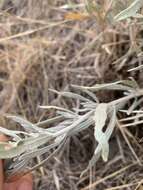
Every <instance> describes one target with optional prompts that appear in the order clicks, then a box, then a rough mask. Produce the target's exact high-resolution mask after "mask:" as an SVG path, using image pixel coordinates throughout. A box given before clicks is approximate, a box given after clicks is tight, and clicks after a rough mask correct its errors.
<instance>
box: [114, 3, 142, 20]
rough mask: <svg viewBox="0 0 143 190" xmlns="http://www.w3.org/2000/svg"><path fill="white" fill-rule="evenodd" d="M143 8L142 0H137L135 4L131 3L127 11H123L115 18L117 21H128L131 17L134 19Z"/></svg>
mask: <svg viewBox="0 0 143 190" xmlns="http://www.w3.org/2000/svg"><path fill="white" fill-rule="evenodd" d="M142 6H143V1H142V0H135V1H134V2H133V3H131V5H130V6H129V7H128V8H127V9H125V10H123V11H121V12H120V13H119V14H117V15H116V16H115V17H114V19H115V20H116V21H121V20H124V19H127V18H129V17H134V16H135V15H136V13H137V12H138V11H139V9H140V8H141V7H142Z"/></svg>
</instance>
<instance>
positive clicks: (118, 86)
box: [72, 81, 133, 92]
mask: <svg viewBox="0 0 143 190" xmlns="http://www.w3.org/2000/svg"><path fill="white" fill-rule="evenodd" d="M72 87H74V88H75V89H79V90H90V91H93V92H96V91H99V90H122V91H132V90H133V88H132V87H130V86H128V85H124V81H117V82H114V83H107V84H96V85H95V86H92V87H87V86H77V85H72Z"/></svg>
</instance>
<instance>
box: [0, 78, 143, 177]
mask: <svg viewBox="0 0 143 190" xmlns="http://www.w3.org/2000/svg"><path fill="white" fill-rule="evenodd" d="M72 88H73V90H74V91H77V89H78V90H80V91H81V92H83V93H84V94H85V96H82V95H79V94H77V93H75V92H57V91H54V93H57V94H59V95H60V96H64V97H67V98H70V99H75V100H78V101H79V102H80V106H79V108H77V107H74V108H72V109H71V110H68V109H64V108H61V107H55V106H42V108H43V109H56V110H57V116H56V117H54V118H50V119H48V120H46V121H42V122H41V123H37V124H33V123H31V122H29V121H27V120H25V119H23V118H21V117H18V116H7V117H8V118H10V119H12V120H14V121H15V122H17V123H19V124H20V125H21V126H22V127H23V128H24V132H22V131H13V130H8V129H4V128H0V132H1V133H3V134H5V135H8V136H9V137H11V141H9V142H8V143H0V159H11V162H8V164H7V165H6V170H7V175H12V174H14V173H15V172H17V171H21V170H23V169H24V168H25V167H26V166H27V164H28V163H29V160H31V159H32V158H34V157H37V156H41V155H43V154H45V153H47V152H49V151H51V150H53V148H54V149H55V151H54V152H53V153H52V154H51V155H50V156H49V157H48V158H47V159H49V158H50V157H51V156H52V155H53V154H54V153H57V152H58V151H60V149H61V148H62V147H63V144H65V143H66V141H67V139H68V138H70V137H71V136H73V135H76V134H77V133H79V132H80V131H83V130H85V129H86V128H88V127H91V126H94V137H95V140H96V142H97V143H98V145H97V147H96V149H95V152H94V155H93V158H92V159H91V161H90V162H89V166H88V168H87V169H89V167H91V166H93V165H94V164H95V162H96V161H97V160H98V159H99V158H100V157H102V159H103V160H104V161H107V160H108V155H109V149H110V148H109V147H110V146H109V139H110V137H111V135H112V133H113V130H114V128H115V126H116V121H117V113H118V111H119V110H120V109H123V108H124V106H125V105H126V103H127V102H128V101H129V100H131V99H135V100H136V102H135V103H134V104H133V105H131V108H129V109H130V111H129V113H132V111H134V110H135V108H136V106H137V105H138V101H140V99H139V98H140V97H141V96H142V94H143V92H142V90H141V89H139V87H138V85H137V83H136V82H135V81H134V80H133V79H132V80H125V81H119V82H114V83H110V84H101V85H100V84H98V85H95V86H93V87H82V86H74V85H73V86H72ZM99 90H120V91H122V92H126V95H124V96H123V97H122V98H120V99H117V100H114V101H112V102H109V103H104V102H101V103H100V102H99V100H98V97H96V95H95V94H94V93H93V92H94V91H95V92H96V91H99ZM86 95H88V96H86ZM87 97H88V98H87ZM55 121H56V125H55V126H54V127H49V128H47V129H45V128H42V127H40V126H42V125H43V124H51V123H53V124H54V123H55ZM57 122H58V123H57ZM135 124H136V123H135ZM103 129H104V130H103ZM13 158H14V160H13ZM47 159H46V160H47ZM44 161H45V160H44ZM44 161H42V163H43V162H44ZM37 167H38V166H37ZM34 168H35V167H34Z"/></svg>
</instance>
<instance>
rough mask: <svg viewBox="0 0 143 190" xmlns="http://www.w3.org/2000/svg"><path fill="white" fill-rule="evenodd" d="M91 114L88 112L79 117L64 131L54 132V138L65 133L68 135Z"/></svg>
mask: <svg viewBox="0 0 143 190" xmlns="http://www.w3.org/2000/svg"><path fill="white" fill-rule="evenodd" d="M92 113H93V111H89V112H87V113H86V114H85V115H82V116H79V118H77V119H75V121H73V123H72V124H71V125H69V126H68V127H66V128H65V129H62V130H60V131H58V132H56V133H55V134H54V136H55V137H56V136H58V135H62V134H65V133H67V135H70V132H71V130H72V129H74V128H75V127H77V126H78V125H79V124H80V123H82V122H83V121H85V120H87V119H88V117H89V116H91V115H92Z"/></svg>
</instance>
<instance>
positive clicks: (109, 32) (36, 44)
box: [0, 0, 143, 190]
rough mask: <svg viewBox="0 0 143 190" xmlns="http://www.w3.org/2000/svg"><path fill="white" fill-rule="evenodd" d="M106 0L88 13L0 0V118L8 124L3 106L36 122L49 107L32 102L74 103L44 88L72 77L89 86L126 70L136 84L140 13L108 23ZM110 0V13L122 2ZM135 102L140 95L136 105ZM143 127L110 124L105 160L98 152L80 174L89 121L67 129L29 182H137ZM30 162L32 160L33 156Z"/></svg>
mask: <svg viewBox="0 0 143 190" xmlns="http://www.w3.org/2000/svg"><path fill="white" fill-rule="evenodd" d="M107 2H108V3H107ZM109 2H111V1H102V3H103V5H102V6H103V7H102V9H101V10H100V12H96V11H95V12H94V11H92V10H91V12H90V14H87V12H86V13H85V9H84V8H82V7H80V8H78V9H63V8H62V7H61V6H63V5H66V4H67V1H64V0H59V1H58V0H53V1H52V0H5V1H0V8H1V12H0V112H1V117H0V125H1V126H4V127H6V128H10V129H15V123H14V122H11V121H9V120H8V119H5V117H4V114H5V113H8V114H14V115H21V116H23V117H24V118H26V119H28V120H29V121H31V122H33V123H36V122H39V121H42V120H44V119H46V118H47V117H49V118H50V117H52V116H53V114H54V111H47V110H46V111H45V110H41V109H39V107H38V106H39V105H54V106H62V107H64V108H71V107H73V106H75V101H69V100H67V99H66V100H65V99H64V98H62V97H61V96H60V95H56V94H55V93H53V92H51V91H49V90H48V89H56V90H58V91H64V90H66V91H67V90H69V86H70V85H71V84H76V85H82V86H84V85H85V86H92V85H94V84H97V83H107V82H114V81H118V80H125V79H128V78H129V77H132V78H134V80H136V81H137V83H138V85H139V86H140V88H143V73H142V72H143V71H142V70H141V69H139V70H138V69H133V68H135V67H138V66H140V65H141V64H142V58H143V54H142V50H143V45H142V44H143V43H142V42H143V28H142V24H143V22H142V18H141V19H139V20H138V19H136V18H135V19H133V20H132V22H129V21H128V20H125V21H122V22H118V23H116V24H114V23H113V21H112V20H110V19H108V18H107V17H106V14H105V13H106V11H107V12H108V9H109V8H110V5H109ZM117 2H119V4H118V3H117V4H116V6H115V7H116V9H115V7H114V8H113V10H114V11H113V15H114V16H115V15H116V14H117V13H119V11H121V10H123V9H124V8H126V7H127V6H128V3H129V1H117ZM121 2H122V4H121ZM74 3H76V4H78V3H79V4H82V3H84V1H82V0H81V1H80V0H79V1H74ZM73 12H74V13H73ZM79 13H80V14H79ZM99 13H100V14H99ZM65 15H66V16H65ZM132 69H133V70H132ZM97 96H98V97H99V99H100V101H101V102H110V101H113V100H116V99H118V98H121V97H122V93H120V92H117V91H111V92H110V91H109V92H108V91H102V92H98V93H97ZM78 103H79V102H78V101H77V102H76V105H78ZM128 104H129V105H131V104H132V102H129V103H128ZM142 107H143V106H142V101H140V105H139V106H138V110H140V111H142ZM123 116H124V117H125V116H126V114H125V113H119V118H122V117H123ZM16 127H18V126H16ZM45 127H48V126H45ZM142 129H143V126H142V124H140V125H136V126H134V127H132V128H131V127H129V128H127V127H124V128H122V127H121V126H117V127H116V129H115V131H114V134H113V136H112V137H111V140H110V155H109V160H108V162H107V163H104V162H103V161H102V159H100V160H99V161H98V162H97V164H96V165H95V166H94V167H93V168H91V169H90V171H89V172H87V173H86V174H85V175H83V176H82V177H80V174H81V173H82V171H83V170H85V168H86V167H87V165H88V162H89V160H90V159H91V157H92V155H93V153H94V147H95V146H96V143H95V140H94V135H93V128H92V127H90V128H88V129H86V130H85V131H82V132H81V133H79V134H77V135H74V136H72V137H71V138H70V139H68V141H67V143H66V146H64V148H63V149H62V152H60V154H57V155H54V157H53V158H51V159H50V160H49V161H48V162H47V163H46V164H45V165H44V166H43V167H41V168H40V169H37V170H36V171H35V172H34V176H35V189H39V190H40V189H41V190H44V189H49V190H50V189H51V190H54V189H57V190H60V189H61V190H62V189H63V190H66V189H71V190H76V189H82V190H86V189H90V190H93V189H98V190H103V189H106V190H107V189H108V190H114V189H127V190H133V189H136V190H137V189H138V188H139V186H140V185H141V183H142V180H143V168H142V163H143V154H142V153H143V149H142V142H143V141H142V140H143V139H142V135H143V132H142ZM45 157H46V155H45ZM33 162H34V163H39V162H40V158H39V157H38V158H37V159H35V160H34V161H33ZM140 188H141V186H140ZM140 190H141V189H140Z"/></svg>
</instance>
